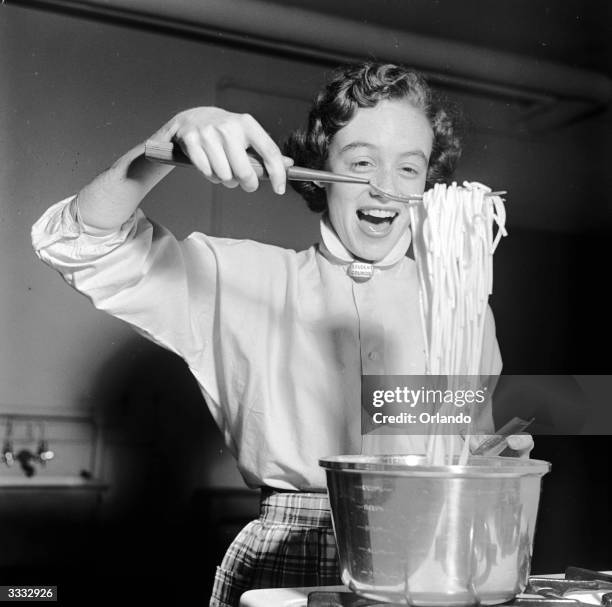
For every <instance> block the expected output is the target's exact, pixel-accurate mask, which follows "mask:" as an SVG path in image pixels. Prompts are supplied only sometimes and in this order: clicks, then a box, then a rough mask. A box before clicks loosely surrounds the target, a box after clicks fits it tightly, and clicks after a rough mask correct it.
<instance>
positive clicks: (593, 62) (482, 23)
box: [269, 0, 612, 75]
mask: <svg viewBox="0 0 612 607" xmlns="http://www.w3.org/2000/svg"><path fill="white" fill-rule="evenodd" d="M269 1H270V2H272V3H275V4H282V5H284V6H295V7H299V8H303V9H308V10H313V11H317V12H320V13H323V14H330V15H337V16H342V17H345V18H349V19H353V20H357V21H360V22H363V23H369V24H377V25H382V26H385V27H389V28H394V29H399V30H405V31H407V32H411V33H416V34H422V35H427V36H432V37H444V38H446V39H450V40H455V41H457V42H465V43H469V44H472V45H477V46H483V47H487V48H491V49H496V50H500V51H505V52H510V53H517V54H521V55H527V56H530V57H534V58H538V59H541V60H547V61H555V62H559V63H563V64H565V65H569V66H572V67H577V68H582V69H590V70H594V71H598V72H601V73H603V74H607V75H612V2H611V1H610V0H488V1H487V0H358V1H357V0H269Z"/></svg>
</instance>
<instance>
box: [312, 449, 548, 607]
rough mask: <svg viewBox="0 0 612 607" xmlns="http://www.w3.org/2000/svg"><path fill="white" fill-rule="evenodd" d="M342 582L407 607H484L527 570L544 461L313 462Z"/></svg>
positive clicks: (519, 585) (522, 581) (518, 584)
mask: <svg viewBox="0 0 612 607" xmlns="http://www.w3.org/2000/svg"><path fill="white" fill-rule="evenodd" d="M319 464H320V465H321V466H323V468H325V469H326V474H327V488H328V493H329V499H330V504H331V511H332V516H333V522H334V531H335V533H336V541H337V543H338V553H339V558H340V566H341V572H342V581H343V583H344V584H345V585H346V586H347V587H348V588H349V589H350V590H352V591H354V592H356V593H357V594H360V595H362V596H364V597H366V598H370V599H374V600H379V601H384V602H391V603H400V604H408V605H418V606H438V605H445V606H448V605H477V604H484V605H494V604H498V603H504V602H506V601H509V600H511V599H512V598H514V597H515V596H516V595H517V594H519V593H520V592H522V591H523V590H524V588H525V586H526V584H527V577H528V575H529V570H530V562H531V552H532V546H533V536H534V532H535V522H536V516H537V511H538V502H539V498H540V485H541V479H542V476H544V474H546V473H547V472H548V471H549V470H550V464H549V463H548V462H544V461H538V460H527V459H517V458H507V457H472V458H471V459H470V460H469V461H468V463H467V465H464V466H458V465H448V466H427V465H426V464H425V458H424V457H422V456H414V455H406V456H402V455H389V456H384V455H382V456H358V455H357V456H336V457H328V458H324V459H321V460H320V461H319Z"/></svg>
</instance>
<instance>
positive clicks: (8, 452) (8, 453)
mask: <svg viewBox="0 0 612 607" xmlns="http://www.w3.org/2000/svg"><path fill="white" fill-rule="evenodd" d="M12 435H13V420H12V419H10V418H9V419H8V420H7V422H6V431H5V434H4V445H3V447H2V454H1V455H0V458H1V459H2V462H3V463H4V464H6V465H7V466H12V465H13V463H14V462H15V454H14V452H13V441H12V440H11V439H12Z"/></svg>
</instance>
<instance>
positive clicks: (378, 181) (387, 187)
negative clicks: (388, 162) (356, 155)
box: [370, 169, 397, 200]
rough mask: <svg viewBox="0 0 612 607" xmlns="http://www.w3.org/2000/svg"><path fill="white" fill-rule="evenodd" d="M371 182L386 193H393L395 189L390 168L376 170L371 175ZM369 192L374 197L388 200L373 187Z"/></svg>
mask: <svg viewBox="0 0 612 607" xmlns="http://www.w3.org/2000/svg"><path fill="white" fill-rule="evenodd" d="M371 182H372V183H373V184H374V185H375V186H377V187H378V188H380V189H381V190H384V191H385V192H387V193H388V194H395V193H396V191H397V188H396V183H395V179H394V175H393V172H392V171H390V170H385V169H380V170H378V171H377V172H376V173H375V174H374V175H373V176H372V179H371ZM370 194H371V195H372V196H373V197H374V198H380V199H381V200H388V199H386V198H385V197H384V196H383V195H382V194H380V193H379V192H376V191H375V190H373V189H372V190H371V192H370Z"/></svg>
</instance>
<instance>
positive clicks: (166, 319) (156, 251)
mask: <svg viewBox="0 0 612 607" xmlns="http://www.w3.org/2000/svg"><path fill="white" fill-rule="evenodd" d="M74 200H75V199H74V197H71V198H67V199H65V200H62V201H61V202H58V203H57V204H55V205H53V206H52V207H51V208H49V209H48V210H47V211H46V212H45V213H44V214H43V216H42V217H41V218H40V219H39V220H38V221H37V222H36V223H35V224H34V226H33V228H32V244H33V246H34V250H35V252H36V254H37V255H38V257H39V258H40V259H41V260H42V261H44V262H45V263H46V264H48V265H49V266H51V267H52V268H54V269H55V270H57V271H58V272H59V273H60V274H61V275H62V276H63V278H64V279H65V280H66V282H68V283H69V284H70V285H71V286H72V287H74V288H75V289H76V290H78V291H79V292H81V293H83V294H84V295H85V296H86V297H87V298H89V299H90V300H91V301H92V303H93V304H94V305H95V306H96V308H98V309H100V310H104V311H105V312H108V313H109V314H112V315H113V316H116V317H118V318H120V319H122V320H124V321H126V322H128V323H129V324H131V325H132V326H133V327H134V328H136V329H137V330H138V331H139V332H140V333H142V334H144V335H145V336H146V337H148V338H149V339H151V340H152V341H154V342H156V343H158V344H159V345H161V346H163V347H165V348H167V349H169V350H171V351H173V352H176V353H177V354H179V355H180V356H182V357H183V358H185V359H186V360H187V361H189V360H193V358H194V357H195V356H196V355H197V352H198V351H199V350H201V349H202V348H203V347H204V342H205V340H206V331H205V330H203V326H202V325H200V324H199V322H200V321H205V320H206V316H207V311H208V312H209V314H208V315H209V316H210V317H212V311H211V309H210V308H211V306H212V305H213V304H214V292H215V284H214V282H215V276H216V272H215V257H214V255H213V254H212V253H211V252H210V251H208V252H207V249H206V247H199V250H198V251H197V256H198V263H197V264H193V263H190V258H193V256H194V255H195V252H194V251H190V247H189V243H188V242H186V243H180V242H178V241H177V240H176V239H175V238H174V236H173V235H172V234H171V233H170V232H169V231H168V230H166V229H165V228H163V227H161V226H159V225H157V224H155V223H153V222H151V221H149V220H148V219H147V218H146V217H145V215H144V214H143V213H142V211H140V210H137V211H136V212H135V213H134V215H133V216H132V217H131V218H130V219H128V221H126V222H125V223H124V224H123V225H122V226H121V227H120V228H119V229H118V230H113V231H109V230H101V229H95V228H91V227H88V226H87V225H85V224H83V222H82V221H80V220H79V218H78V216H77V213H76V212H75V206H74ZM196 275H197V276H196ZM196 283H197V284H196ZM194 306H197V308H198V313H197V314H193V313H192V308H193V307H194ZM194 319H195V320H196V321H198V327H197V328H195V327H194V326H193V323H194ZM209 333H210V331H209Z"/></svg>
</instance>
